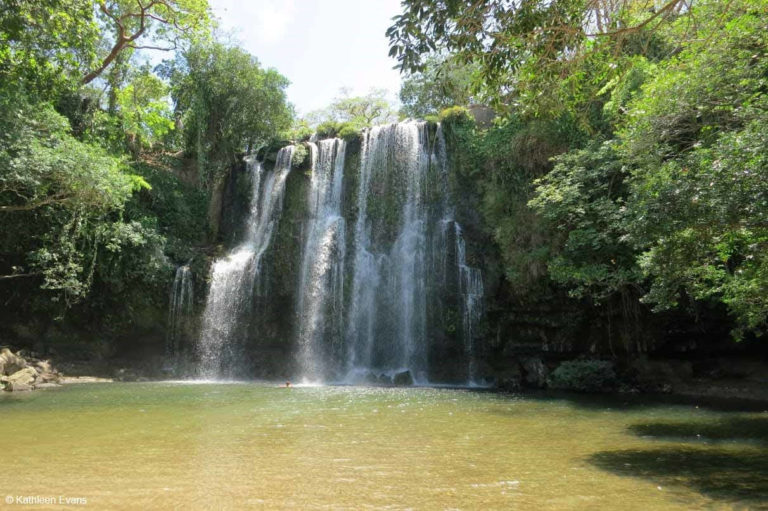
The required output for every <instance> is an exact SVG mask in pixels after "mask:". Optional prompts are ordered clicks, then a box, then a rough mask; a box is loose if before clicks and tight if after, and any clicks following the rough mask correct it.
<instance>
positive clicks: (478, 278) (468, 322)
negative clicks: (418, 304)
mask: <svg viewBox="0 0 768 511" xmlns="http://www.w3.org/2000/svg"><path fill="white" fill-rule="evenodd" d="M454 227H455V237H456V267H457V268H458V280H459V296H460V301H461V326H462V339H463V341H464V350H465V352H466V354H467V360H468V366H469V367H468V368H467V374H468V380H469V383H478V379H479V376H480V375H478V373H477V350H476V347H475V336H476V335H477V332H476V330H477V323H478V322H479V321H480V318H481V316H482V311H483V295H484V293H485V290H484V288H483V275H482V272H481V271H480V269H479V268H473V267H471V266H468V265H467V249H466V243H465V241H464V235H463V233H462V231H461V226H460V225H459V224H458V223H454Z"/></svg>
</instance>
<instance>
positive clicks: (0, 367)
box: [0, 348, 61, 392]
mask: <svg viewBox="0 0 768 511" xmlns="http://www.w3.org/2000/svg"><path fill="white" fill-rule="evenodd" d="M60 378H61V374H59V372H58V371H56V370H55V369H54V368H53V366H52V365H51V363H50V362H49V361H48V360H37V359H35V358H33V357H27V358H25V357H22V356H21V354H20V353H13V352H12V351H11V350H9V349H8V348H4V349H3V350H2V351H0V388H1V389H2V390H5V391H8V392H19V391H28V390H34V389H36V388H47V387H51V386H57V385H58V383H59V380H60Z"/></svg>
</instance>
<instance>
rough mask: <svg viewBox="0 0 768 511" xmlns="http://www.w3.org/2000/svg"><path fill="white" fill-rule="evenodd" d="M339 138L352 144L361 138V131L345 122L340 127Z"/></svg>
mask: <svg viewBox="0 0 768 511" xmlns="http://www.w3.org/2000/svg"><path fill="white" fill-rule="evenodd" d="M338 137H339V138H343V139H344V140H346V141H347V142H350V141H352V140H355V139H356V138H358V137H360V130H359V129H357V128H355V127H354V126H352V125H351V124H350V123H348V122H345V123H344V124H342V125H341V126H339V132H338Z"/></svg>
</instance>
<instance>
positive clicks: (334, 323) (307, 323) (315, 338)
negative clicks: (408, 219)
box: [297, 139, 346, 381]
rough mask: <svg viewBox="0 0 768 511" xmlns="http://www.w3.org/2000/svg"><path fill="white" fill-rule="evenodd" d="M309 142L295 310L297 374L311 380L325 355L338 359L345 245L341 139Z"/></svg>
mask: <svg viewBox="0 0 768 511" xmlns="http://www.w3.org/2000/svg"><path fill="white" fill-rule="evenodd" d="M309 147H310V154H311V172H312V178H311V183H310V189H309V218H308V221H307V228H306V240H305V242H304V249H303V253H304V255H303V261H302V266H301V278H300V281H299V290H298V297H299V300H298V307H297V311H298V314H299V335H298V340H299V363H300V367H301V371H302V376H303V377H304V378H306V379H308V380H312V381H315V380H318V379H322V378H324V377H325V375H326V367H325V361H326V360H335V359H336V360H337V359H338V354H339V353H340V351H341V344H340V343H339V342H338V341H339V340H340V339H341V332H342V329H343V311H344V257H345V250H346V237H345V229H346V223H345V221H344V218H343V217H342V216H341V194H342V180H343V177H344V157H345V149H346V145H345V143H344V141H343V140H340V139H327V140H321V141H319V142H317V143H314V142H311V143H310V144H309ZM328 341H330V343H331V345H330V346H329V345H327V344H326V342H328ZM334 355H335V356H334Z"/></svg>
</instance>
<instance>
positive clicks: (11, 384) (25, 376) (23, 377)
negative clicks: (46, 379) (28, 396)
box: [5, 367, 37, 391]
mask: <svg viewBox="0 0 768 511" xmlns="http://www.w3.org/2000/svg"><path fill="white" fill-rule="evenodd" d="M36 379H37V371H35V370H34V369H33V368H31V367H25V368H24V369H22V370H20V371H16V372H15V373H13V374H12V375H10V376H9V377H8V378H7V382H6V384H5V390H8V391H20V390H32V389H33V388H34V384H35V380H36Z"/></svg>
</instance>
